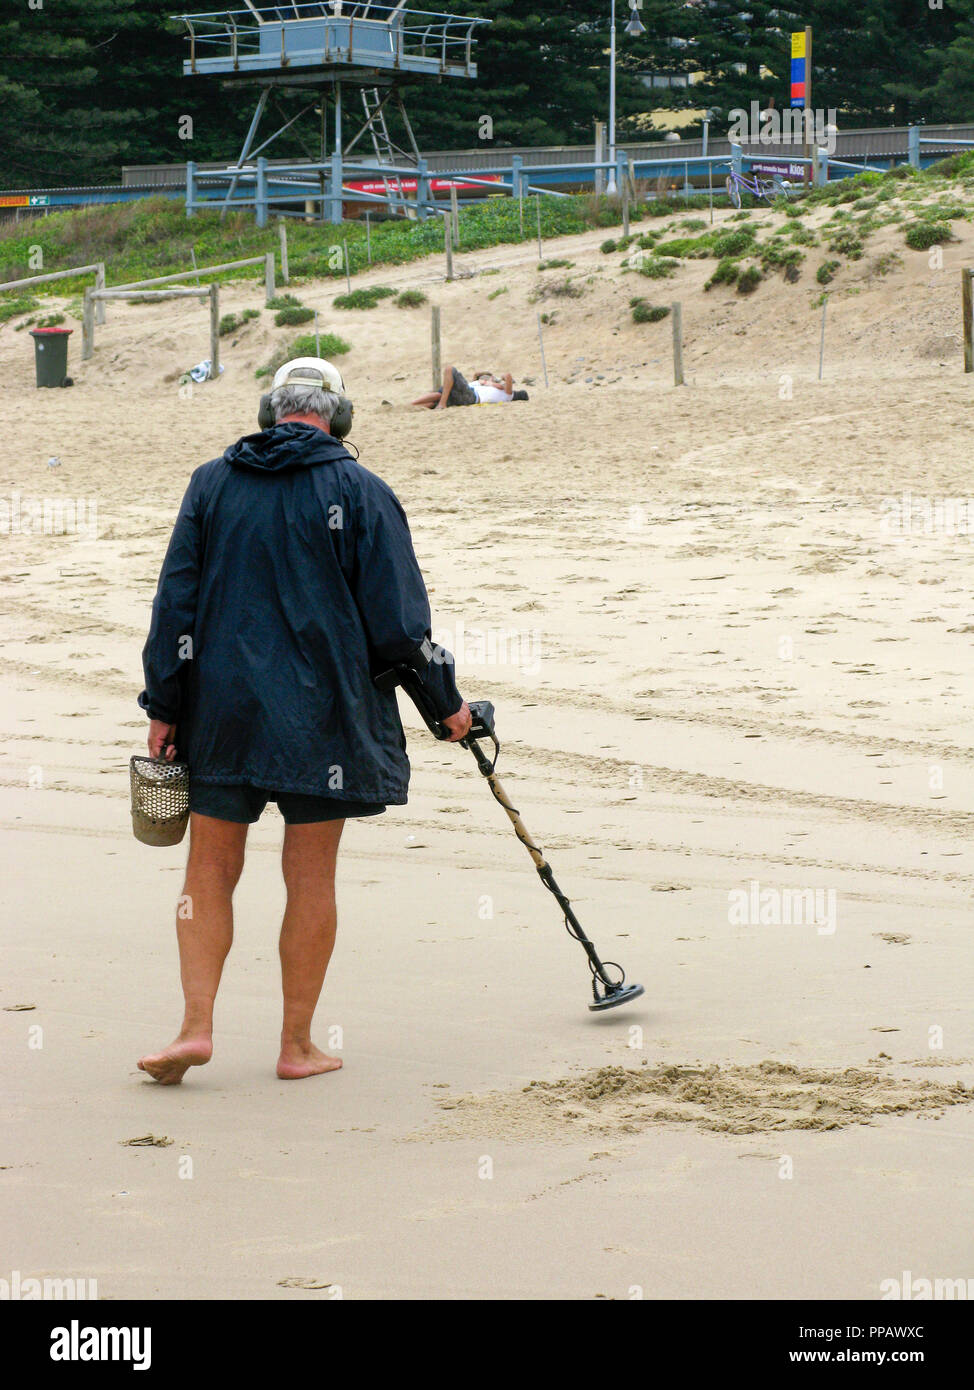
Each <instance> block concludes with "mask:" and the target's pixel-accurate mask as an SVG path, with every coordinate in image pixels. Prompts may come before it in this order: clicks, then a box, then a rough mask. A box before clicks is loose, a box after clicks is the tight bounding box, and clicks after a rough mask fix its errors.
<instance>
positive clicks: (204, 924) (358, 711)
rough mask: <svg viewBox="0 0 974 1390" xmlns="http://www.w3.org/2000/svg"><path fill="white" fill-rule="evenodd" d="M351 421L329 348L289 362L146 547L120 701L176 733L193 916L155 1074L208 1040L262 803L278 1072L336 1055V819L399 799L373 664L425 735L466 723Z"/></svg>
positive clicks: (389, 724)
mask: <svg viewBox="0 0 974 1390" xmlns="http://www.w3.org/2000/svg"><path fill="white" fill-rule="evenodd" d="M351 421H352V405H351V402H350V401H349V399H348V398H347V396H346V395H345V388H344V384H343V382H342V379H341V376H340V374H339V373H338V371H337V370H336V369H335V368H334V367H333V366H332V365H331V364H330V363H328V362H325V361H323V360H322V359H319V358H299V359H296V360H295V361H292V362H288V363H286V364H285V365H284V366H283V367H281V369H280V370H279V371H278V372H277V374H276V375H275V377H274V381H273V385H272V388H271V391H270V393H269V394H268V395H266V396H264V397H263V398H262V400H261V409H260V415H259V423H260V425H261V432H260V433H257V434H251V435H247V436H245V437H244V438H243V439H240V440H238V442H237V443H236V444H233V445H231V446H230V447H229V448H228V449H227V450H226V452H225V453H224V454H223V455H222V457H220V458H217V459H214V460H212V461H211V462H210V463H207V464H204V465H203V466H202V467H201V468H198V469H197V470H196V471H195V473H194V474H193V476H192V478H191V480H190V483H189V487H188V488H187V491H186V495H185V497H184V498H183V503H182V506H181V508H180V511H179V516H178V518H177V520H176V525H175V528H174V530H173V534H172V538H171V540H170V543H169V548H168V551H167V553H166V558H165V561H164V563H163V567H162V574H161V576H160V579H159V587H158V591H157V593H156V598H155V602H154V604H153V610H152V623H151V628H150V631H149V637H148V640H147V642H146V645H145V649H144V652H143V666H144V671H145V690H144V691H143V692H142V694H141V695H140V697H139V703H140V705H141V706H142V708H143V709H144V710H145V711H146V712H147V714H148V715H149V719H150V724H149V753H150V755H151V757H153V758H156V759H158V758H166V759H170V760H172V759H174V758H175V757H176V754H177V751H178V754H179V757H180V759H181V760H182V761H185V762H186V763H187V764H188V766H189V776H190V793H189V811H190V815H189V822H190V847H189V858H188V862H187V867H186V881H185V886H184V889H183V898H182V899H181V903H182V904H184V905H185V904H188V905H189V914H191V915H189V914H187V913H186V912H185V911H182V910H181V912H180V915H179V920H178V921H177V935H178V941H179V957H180V969H181V975H182V984H183V994H184V1001H185V1011H184V1016H183V1023H182V1027H181V1028H180V1031H179V1033H178V1035H177V1037H176V1038H175V1039H174V1041H173V1042H172V1043H170V1045H169V1046H168V1047H165V1048H163V1049H162V1050H161V1051H159V1052H154V1053H150V1054H148V1055H146V1056H144V1057H143V1058H142V1059H141V1060H140V1062H139V1066H140V1068H141V1069H142V1070H143V1071H145V1072H147V1073H148V1074H149V1075H150V1076H152V1077H154V1078H155V1080H157V1081H159V1082H162V1083H163V1084H165V1085H175V1084H177V1083H178V1082H180V1081H181V1080H182V1078H183V1076H184V1074H185V1073H186V1071H187V1070H188V1069H189V1068H190V1067H192V1066H201V1065H203V1064H204V1063H206V1062H208V1061H209V1060H210V1056H211V1053H212V1046H213V1043H212V1030H213V1005H214V1000H215V998H216V994H217V989H218V987H219V984H220V976H221V973H222V970H223V965H224V961H225V960H226V957H227V954H228V952H229V950H230V945H231V941H232V937H233V907H232V899H233V891H234V888H235V886H236V883H237V880H238V879H239V877H240V873H241V870H242V869H243V863H244V849H245V845H246V840H247V827H248V825H250V824H252V823H253V822H254V821H256V820H258V819H259V817H260V815H261V813H262V811H263V810H264V808H265V807H266V805H267V803H268V801H276V802H277V805H278V807H279V809H280V811H281V813H282V815H283V817H284V821H285V830H284V847H283V855H282V865H283V870H284V880H285V884H286V886H287V907H286V910H285V913H284V921H283V925H282V928H281V937H280V955H281V973H282V985H283V994H284V1019H283V1027H282V1033H281V1050H280V1055H279V1057H278V1061H277V1074H278V1076H279V1077H281V1078H282V1079H288V1080H291V1079H298V1078H301V1077H307V1076H314V1075H318V1074H320V1073H323V1072H327V1071H334V1070H335V1069H336V1068H338V1067H340V1066H341V1061H340V1060H339V1059H337V1058H334V1057H329V1056H326V1055H325V1053H323V1052H321V1051H320V1050H319V1049H318V1048H317V1047H316V1046H315V1045H314V1043H313V1042H312V1040H311V1024H312V1018H313V1016H314V1012H315V1007H316V1005H317V1002H318V997H319V994H320V992H321V987H322V984H323V982H324V978H325V972H326V970H327V968H328V962H329V959H330V957H331V952H332V947H333V945H334V940H335V927H336V909H335V863H336V859H337V855H338V846H339V841H340V839H341V835H342V830H343V828H344V825H345V821H346V820H347V819H350V818H354V817H358V816H369V815H376V814H379V813H381V812H382V811H384V810H385V808H386V806H399V805H403V804H404V803H405V801H406V791H407V787H408V782H409V761H408V759H407V757H406V751H405V749H406V743H405V738H404V735H403V729H402V723H401V721H400V718H399V711H398V706H397V704H396V696H395V691H394V688H393V687H392V686H391V685H390V683H389V682H387V681H386V682H383V681H380V682H379V685H382V686H384V688H381V689H380V688H379V685H376V684H375V682H374V680H373V677H375V676H376V675H381V674H382V673H383V672H385V671H388V670H390V669H393V670H397V671H400V672H404V671H405V672H409V674H410V677H411V679H412V680H413V681H414V682H415V688H417V689H419V690H420V691H421V692H422V695H423V698H424V700H425V702H426V704H427V706H428V709H429V710H430V711H432V712H433V713H434V714H435V717H436V719H437V720H438V721H439V722H440V725H441V730H442V733H441V736H446V737H448V738H449V739H450V740H452V741H457V740H459V739H463V738H464V737H465V736H466V735H467V734H468V733H469V732H470V729H471V713H470V710H469V708H468V706H467V704H466V703H465V701H464V700H463V698H462V696H461V695H460V693H459V691H458V690H457V688H456V684H455V681H454V677H453V659H452V657H451V656H450V654H449V653H448V652H446V651H444V650H443V649H442V648H436V647H434V646H433V644H432V642H431V640H430V634H431V626H430V609H429V601H428V598H427V593H426V587H425V584H424V582H423V578H422V574H421V573H420V569H419V565H418V563H417V560H416V556H415V553H414V551H413V546H412V541H411V538H410V534H409V526H408V524H407V521H406V515H405V513H404V511H403V509H402V507H401V505H400V504H399V501H398V499H397V498H396V496H395V494H394V493H393V492H392V490H391V488H389V487H388V486H387V485H386V484H385V483H384V482H383V481H382V480H381V479H380V478H378V477H376V476H375V475H374V474H372V473H370V472H368V470H367V469H365V468H364V467H362V466H361V465H360V464H359V463H357V462H356V460H355V458H353V457H352V455H351V454H350V453H349V451H348V450H347V449H346V447H345V445H344V443H343V442H342V441H343V440H344V437H345V436H346V434H347V433H348V431H349V429H350V427H351Z"/></svg>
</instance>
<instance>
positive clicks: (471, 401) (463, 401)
mask: <svg viewBox="0 0 974 1390" xmlns="http://www.w3.org/2000/svg"><path fill="white" fill-rule="evenodd" d="M446 403H447V405H476V404H477V395H476V392H475V391H474V389H473V387H472V386H471V385H470V383H469V382H468V381H467V378H466V377H465V376H464V375H463V373H462V372H458V371H457V369H456V367H454V368H453V385H452V386H451V387H450V394H449V395H448V396H447V398H446Z"/></svg>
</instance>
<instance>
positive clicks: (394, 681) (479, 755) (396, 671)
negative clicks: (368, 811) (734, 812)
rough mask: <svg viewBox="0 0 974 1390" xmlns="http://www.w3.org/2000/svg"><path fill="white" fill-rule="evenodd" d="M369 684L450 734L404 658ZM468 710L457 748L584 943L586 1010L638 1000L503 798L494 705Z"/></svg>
mask: <svg viewBox="0 0 974 1390" xmlns="http://www.w3.org/2000/svg"><path fill="white" fill-rule="evenodd" d="M374 683H375V685H376V686H377V687H378V688H379V689H380V690H392V689H394V688H395V687H396V686H397V685H401V686H402V688H403V690H405V692H406V694H407V695H408V696H409V698H410V699H411V700H412V702H413V704H414V705H415V706H416V708H417V709H418V710H419V713H420V715H421V716H422V718H423V722H424V723H425V725H426V727H427V728H428V729H429V731H430V733H431V734H433V736H434V738H438V739H447V738H449V737H450V730H449V729H448V728H446V726H445V725H444V724H443V723H442V721H441V720H440V718H439V716H438V715H437V713H436V710H435V709H434V707H433V705H432V702H431V701H430V698H429V693H428V692H427V690H426V688H425V686H424V685H423V682H422V680H421V679H420V677H419V674H418V673H417V671H416V669H415V668H414V667H413V666H411V665H408V664H407V663H405V662H399V663H396V664H395V665H393V666H392V667H390V668H388V669H387V670H384V671H382V672H380V673H379V674H378V675H376V676H375V677H374ZM469 709H470V714H471V718H472V720H473V722H472V724H471V726H470V732H469V733H468V734H467V735H466V737H464V738H462V739H460V740H459V743H460V746H461V747H462V748H467V749H469V750H470V752H472V753H473V756H474V758H475V759H476V762H477V767H478V769H479V771H480V773H481V775H482V776H483V777H484V778H486V781H487V785H488V786H489V787H490V790H491V794H492V796H493V798H494V800H495V801H496V802H498V804H499V805H501V806H503V808H504V810H505V812H506V813H507V818H508V820H509V821H510V822H511V824H512V825H513V827H514V833H515V835H516V836H517V838H518V839H519V840H520V841H521V844H522V845H524V847H525V849H526V850H527V851H528V853H529V854H530V856H531V859H532V860H533V862H534V867H535V868H536V869H537V871H538V877H539V878H540V879H541V882H542V883H543V884H544V886H545V887H546V888H547V889H548V892H549V893H551V894H552V895H553V897H554V898H555V899H556V901H557V903H558V906H559V907H560V908H561V910H562V912H563V914H564V917H565V928H566V930H567V932H568V935H569V936H572V937H574V938H575V940H576V941H577V942H579V943H580V945H581V946H582V947H583V949H584V951H585V954H586V955H587V956H588V966H589V970H590V971H591V972H592V996H593V1002H592V1003H591V1004H589V1008H590V1009H591V1010H592V1011H593V1012H601V1011H602V1010H604V1009H615V1008H618V1006H619V1005H620V1004H628V1003H630V1002H631V1001H632V1000H633V999H638V998H639V996H640V995H641V994H643V993H644V990H643V987H642V985H636V984H626V972H625V971H624V970H623V968H622V966H621V965H617V964H616V962H615V961H607V962H603V961H602V960H600V958H599V955H598V952H597V951H596V949H595V947H594V945H593V944H592V942H591V941H590V940H589V938H588V937H587V936H586V934H585V931H584V929H583V928H582V924H581V922H579V920H578V918H577V917H576V916H575V913H574V911H573V909H572V905H571V902H570V901H569V899H568V898H566V897H565V895H564V893H563V892H562V891H561V889H560V888H559V887H558V884H557V883H556V882H555V876H554V874H553V873H552V872H551V865H550V864H549V863H548V861H547V860H546V859H545V857H544V854H543V852H542V850H541V849H540V847H539V846H538V845H536V844H535V842H534V840H533V839H532V838H531V835H530V834H529V832H528V829H527V827H526V826H525V824H524V822H523V821H522V820H521V813H520V812H519V811H518V810H517V808H516V807H515V806H514V805H512V803H511V802H510V801H509V799H508V797H507V793H506V792H505V791H504V788H503V787H502V786H501V784H500V781H499V779H498V777H497V773H496V767H497V759H498V758H499V757H500V751H501V746H500V743H499V741H498V738H497V733H496V731H495V728H494V706H493V705H492V704H491V702H490V701H489V700H476V701H473V702H472V703H471V704H470V706H469ZM488 739H489V740H490V742H491V743H492V744H493V757H492V758H489V757H488V756H487V754H486V753H485V752H484V750H483V749H482V748H481V746H480V744H481V741H483V740H488ZM610 970H612V971H617V972H618V979H613V978H612V975H611V974H610V973H609V972H610Z"/></svg>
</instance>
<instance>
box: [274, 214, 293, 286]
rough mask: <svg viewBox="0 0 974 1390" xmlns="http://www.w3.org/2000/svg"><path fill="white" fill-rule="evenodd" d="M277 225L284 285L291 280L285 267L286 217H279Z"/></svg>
mask: <svg viewBox="0 0 974 1390" xmlns="http://www.w3.org/2000/svg"><path fill="white" fill-rule="evenodd" d="M277 227H278V233H279V235H280V238H281V280H282V282H283V283H284V284H285V285H288V284H290V283H291V282H290V277H289V275H288V268H287V219H286V218H284V217H281V218H279V219H278V223H277Z"/></svg>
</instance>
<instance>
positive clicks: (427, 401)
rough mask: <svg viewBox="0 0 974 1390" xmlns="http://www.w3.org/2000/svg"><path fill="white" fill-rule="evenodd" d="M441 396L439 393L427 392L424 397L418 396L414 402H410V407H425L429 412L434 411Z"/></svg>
mask: <svg viewBox="0 0 974 1390" xmlns="http://www.w3.org/2000/svg"><path fill="white" fill-rule="evenodd" d="M440 395H441V393H440V392H439V391H427V392H426V394H425V395H424V396H417V397H416V399H415V400H414V401H410V405H422V406H425V407H426V409H427V410H432V408H433V407H434V406H435V405H436V403H437V402H438V401H439V399H440Z"/></svg>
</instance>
